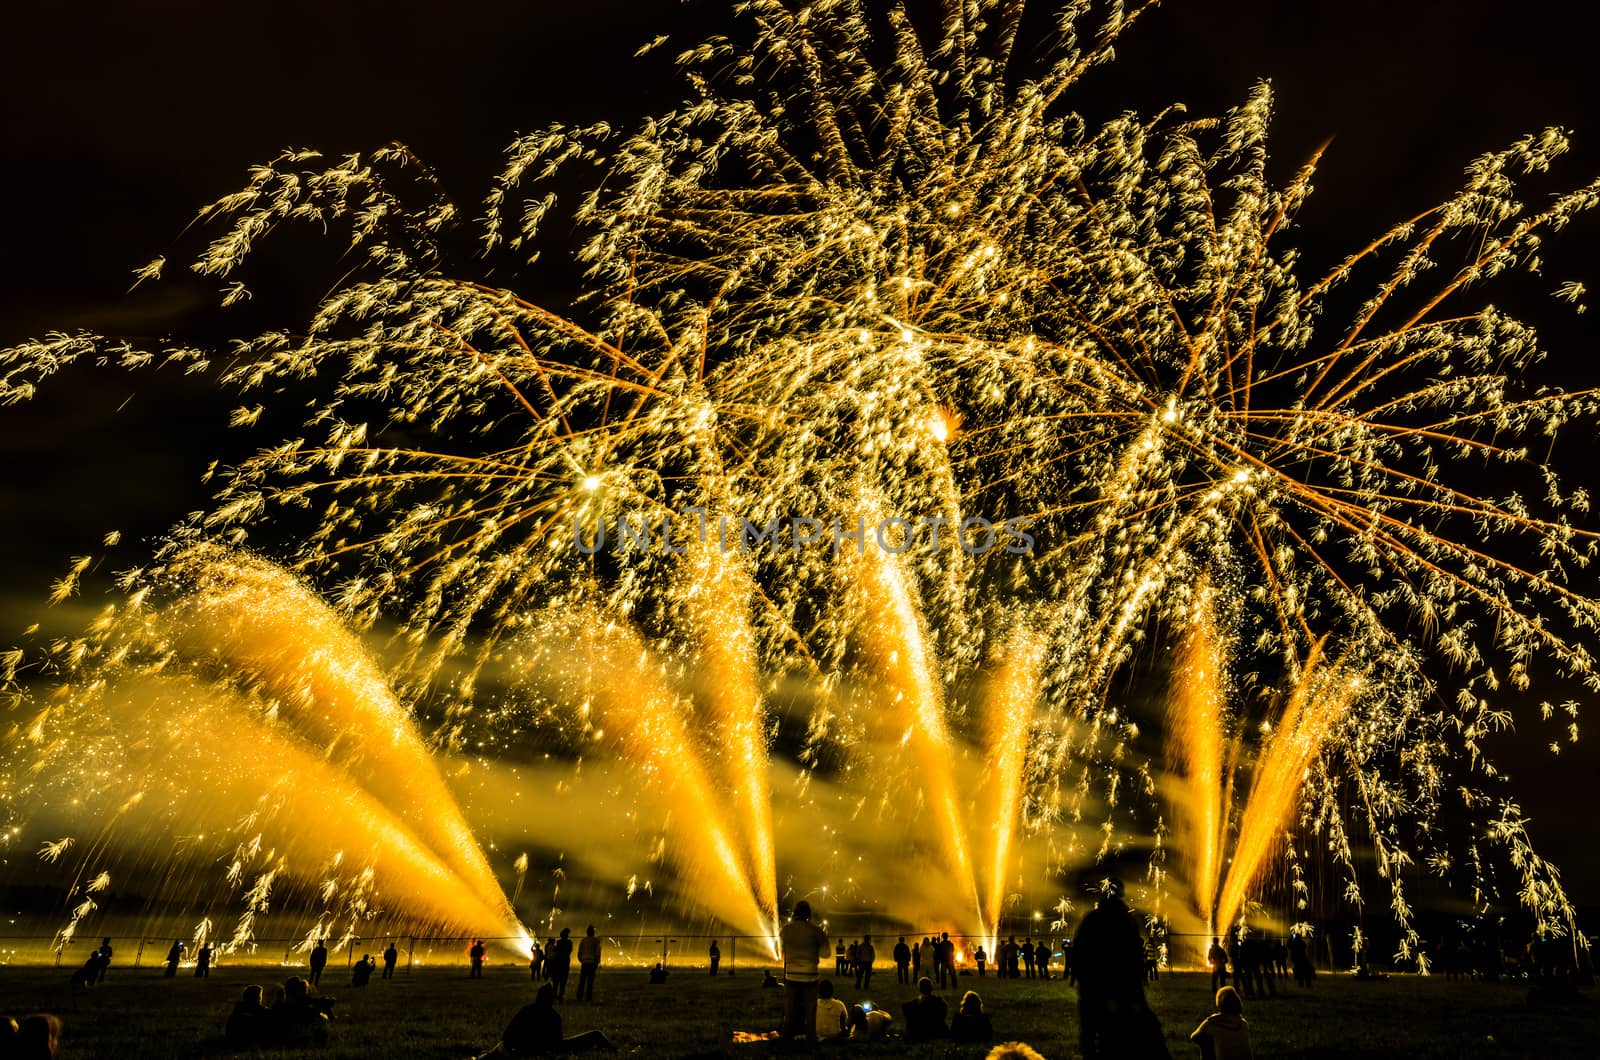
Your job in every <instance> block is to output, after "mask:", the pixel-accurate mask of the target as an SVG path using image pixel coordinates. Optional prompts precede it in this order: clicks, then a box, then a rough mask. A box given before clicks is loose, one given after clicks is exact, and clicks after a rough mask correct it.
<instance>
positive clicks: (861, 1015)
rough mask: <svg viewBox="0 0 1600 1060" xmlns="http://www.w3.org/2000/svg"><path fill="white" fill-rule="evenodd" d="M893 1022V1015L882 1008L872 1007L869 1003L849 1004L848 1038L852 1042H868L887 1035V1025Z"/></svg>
mask: <svg viewBox="0 0 1600 1060" xmlns="http://www.w3.org/2000/svg"><path fill="white" fill-rule="evenodd" d="M893 1022H894V1017H893V1016H891V1015H889V1014H888V1013H887V1012H885V1011H883V1010H882V1009H876V1008H873V1007H872V1005H871V1003H870V1002H869V1003H867V1004H865V1005H851V1006H850V1040H851V1041H852V1042H870V1041H873V1040H875V1039H878V1038H886V1037H888V1036H889V1025H890V1024H891V1023H893Z"/></svg>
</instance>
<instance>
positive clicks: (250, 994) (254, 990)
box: [239, 986, 261, 1005]
mask: <svg viewBox="0 0 1600 1060" xmlns="http://www.w3.org/2000/svg"><path fill="white" fill-rule="evenodd" d="M239 1000H240V1001H243V1002H244V1003H245V1004H246V1005H259V1004H261V988H260V987H259V986H247V987H245V988H244V993H242V994H240V995H239Z"/></svg>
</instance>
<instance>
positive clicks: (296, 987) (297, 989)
mask: <svg viewBox="0 0 1600 1060" xmlns="http://www.w3.org/2000/svg"><path fill="white" fill-rule="evenodd" d="M309 992H310V991H309V990H308V989H307V987H306V981H305V980H304V979H302V978H300V977H299V976H298V975H291V976H290V977H289V978H287V979H285V980H284V981H283V999H284V1000H285V1001H290V1002H294V1001H304V1000H305V999H306V996H307V995H308V994H309Z"/></svg>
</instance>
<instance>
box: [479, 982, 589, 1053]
mask: <svg viewBox="0 0 1600 1060" xmlns="http://www.w3.org/2000/svg"><path fill="white" fill-rule="evenodd" d="M596 1051H605V1052H613V1051H615V1050H614V1047H613V1046H612V1044H611V1042H610V1040H609V1039H607V1038H606V1036H605V1035H604V1034H602V1033H601V1032H599V1031H584V1032H583V1033H582V1034H578V1035H574V1036H573V1037H571V1038H564V1037H562V1036H561V1013H560V1012H558V1011H556V988H555V987H554V986H552V985H551V984H549V983H546V984H544V985H543V986H541V987H540V988H539V993H538V994H536V995H535V996H534V999H533V1003H532V1004H530V1005H524V1006H522V1007H521V1008H520V1009H518V1010H517V1014H516V1015H515V1016H512V1017H511V1022H510V1023H508V1024H506V1029H505V1031H504V1033H502V1034H501V1035H500V1044H498V1045H496V1046H495V1047H494V1048H493V1049H491V1050H490V1051H489V1052H487V1053H484V1054H483V1056H482V1057H480V1058H479V1060H489V1058H490V1057H507V1056H558V1055H563V1054H566V1053H588V1052H596Z"/></svg>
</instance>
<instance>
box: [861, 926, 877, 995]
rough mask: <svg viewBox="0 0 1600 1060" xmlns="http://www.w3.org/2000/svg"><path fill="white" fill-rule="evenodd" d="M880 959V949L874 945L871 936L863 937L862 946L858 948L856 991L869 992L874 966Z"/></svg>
mask: <svg viewBox="0 0 1600 1060" xmlns="http://www.w3.org/2000/svg"><path fill="white" fill-rule="evenodd" d="M877 959H878V949H877V947H876V946H874V945H873V944H872V936H871V935H862V936H861V944H860V945H859V946H857V947H856V989H857V990H869V989H871V988H872V964H873V962H874V961H876V960H877Z"/></svg>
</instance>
